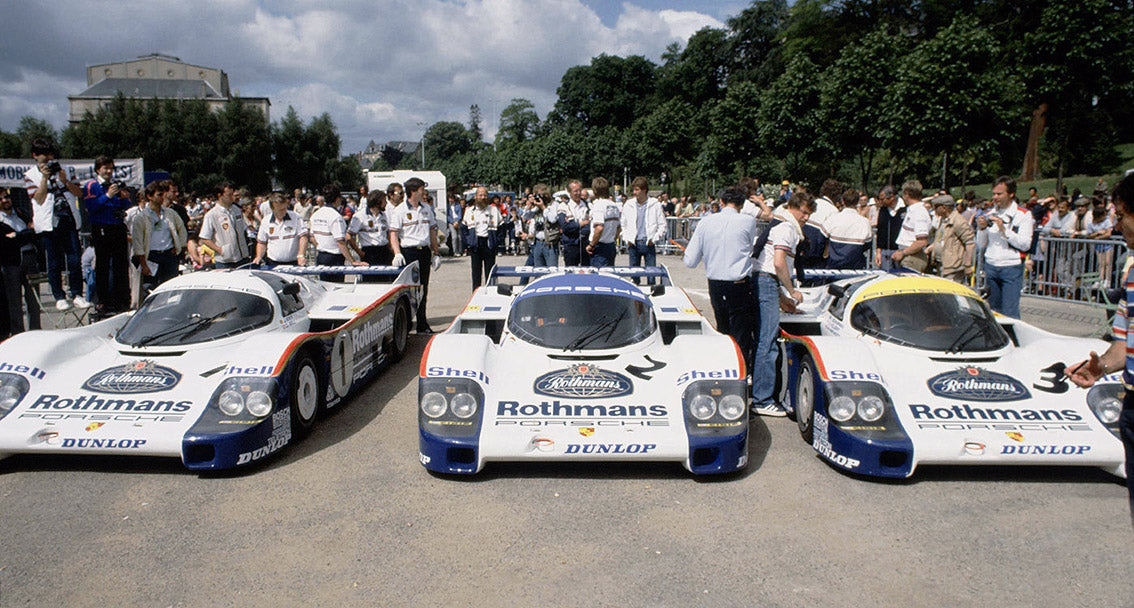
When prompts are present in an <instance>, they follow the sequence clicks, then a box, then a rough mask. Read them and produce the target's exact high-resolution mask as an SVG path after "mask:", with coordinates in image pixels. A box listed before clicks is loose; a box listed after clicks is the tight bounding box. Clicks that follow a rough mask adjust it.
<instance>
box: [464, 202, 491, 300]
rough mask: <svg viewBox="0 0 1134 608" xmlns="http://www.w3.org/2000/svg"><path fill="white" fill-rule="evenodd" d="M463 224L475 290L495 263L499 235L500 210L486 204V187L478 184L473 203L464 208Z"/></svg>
mask: <svg viewBox="0 0 1134 608" xmlns="http://www.w3.org/2000/svg"><path fill="white" fill-rule="evenodd" d="M463 222H464V225H465V228H466V229H467V232H466V234H467V235H468V242H467V243H466V245H468V251H469V253H470V255H471V256H472V288H473V290H474V291H475V290H476V288H477V287H480V286H481V282H482V280H485V279H487V278H488V272H489V271H490V270H492V267H493V266H495V265H496V245H497V243H498V242H499V238H500V235H499V233H498V232H497V229H498V228H499V227H500V210H499V209H497V208H496V206H495V205H489V204H488V188H486V187H484V186H479V187H477V189H476V194H475V195H474V196H473V204H471V205H469V207H468V209H465V217H464V220H463Z"/></svg>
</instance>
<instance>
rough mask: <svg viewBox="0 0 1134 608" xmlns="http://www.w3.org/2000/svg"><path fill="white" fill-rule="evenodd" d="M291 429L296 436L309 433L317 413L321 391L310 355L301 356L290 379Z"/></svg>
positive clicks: (317, 374) (321, 395)
mask: <svg viewBox="0 0 1134 608" xmlns="http://www.w3.org/2000/svg"><path fill="white" fill-rule="evenodd" d="M288 395H289V396H290V397H291V427H292V429H293V432H294V433H295V434H296V435H297V436H303V435H306V434H308V433H310V432H311V429H312V428H314V427H315V417H316V416H317V415H318V413H319V402H320V401H321V400H322V397H323V391H322V389H321V388H320V386H319V373H318V372H317V371H316V369H315V362H314V361H312V359H311V356H310V355H303V357H302V358H301V359H300V360H299V363H298V364H297V365H296V367H295V373H294V374H293V375H292V377H291V390H290V391H289V392H288Z"/></svg>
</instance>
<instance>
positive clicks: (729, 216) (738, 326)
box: [683, 188, 759, 370]
mask: <svg viewBox="0 0 1134 608" xmlns="http://www.w3.org/2000/svg"><path fill="white" fill-rule="evenodd" d="M721 200H722V201H724V203H725V206H724V208H722V209H721V211H720V213H714V214H712V215H707V216H705V218H704V219H702V220H701V221H700V222H698V223H697V228H696V230H694V232H693V237H692V238H691V239H689V245H688V246H687V247H686V248H685V256H684V258H683V261H684V262H685V265H686V266H688V267H689V268H694V267H696V266H697V264H699V263H700V262H701V259H702V258H703V259H704V260H705V277H706V278H707V279H708V280H709V302H710V303H711V304H712V306H713V316H714V317H715V319H716V325H717V331H720V332H722V333H726V334H728V335H730V336H732V339H733V340H736V344H737V346H738V347H740V352H741V353H742V354H743V355H744V364H745V367H746V368H747V369H749V370H751V369H752V355H753V345H754V343H755V339H756V320H757V319H758V318H759V310H757V308H756V296H755V294H754V293H753V291H752V281H751V279H750V278H749V275H751V274H752V270H753V258H752V244H753V243H754V242H755V240H756V218H754V217H752V216H750V215H745V214H742V213H740V208H741V207H743V206H744V200H745V197H744V191H742V190H740V189H739V188H726V189H725V191H724V192H723V193H721Z"/></svg>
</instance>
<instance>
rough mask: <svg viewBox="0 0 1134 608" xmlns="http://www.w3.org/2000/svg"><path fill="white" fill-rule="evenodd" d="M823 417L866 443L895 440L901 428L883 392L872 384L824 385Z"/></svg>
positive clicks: (891, 404) (842, 383)
mask: <svg viewBox="0 0 1134 608" xmlns="http://www.w3.org/2000/svg"><path fill="white" fill-rule="evenodd" d="M826 397H827V417H829V418H830V419H831V421H832V422H834V423H835V424H836V425H838V426H839V427H840V428H842V429H843V430H845V431H851V432H854V433H855V434H858V435H862V436H865V437H866V438H869V439H898V438H901V437H902V436H903V434H902V431H901V424H900V423H899V422H898V417H897V415H896V414H895V413H894V405H893V403H892V402H891V401H890V395H889V394H887V393H886V389H884V388H882V386H881V385H879V384H876V383H874V382H828V383H827V387H826Z"/></svg>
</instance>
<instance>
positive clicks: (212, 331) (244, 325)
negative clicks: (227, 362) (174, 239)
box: [117, 289, 272, 346]
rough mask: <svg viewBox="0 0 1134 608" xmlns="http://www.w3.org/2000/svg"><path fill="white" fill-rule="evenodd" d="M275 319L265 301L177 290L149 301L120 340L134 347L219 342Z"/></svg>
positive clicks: (231, 293)
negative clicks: (218, 340) (221, 339)
mask: <svg viewBox="0 0 1134 608" xmlns="http://www.w3.org/2000/svg"><path fill="white" fill-rule="evenodd" d="M271 320H272V305H271V303H269V302H268V301H267V300H265V299H264V298H262V297H260V296H257V295H253V294H249V293H242V292H239V291H228V290H225V289H175V290H172V291H163V292H158V293H155V294H153V295H152V296H150V297H149V298H148V299H146V301H145V303H143V304H142V306H141V308H139V309H138V312H136V313H134V316H133V317H131V318H130V320H129V321H127V322H126V325H125V326H123V327H122V331H120V332H118V336H117V339H118V341H119V342H120V343H122V344H128V345H130V346H177V345H184V344H197V343H200V342H208V341H210V340H217V339H219V338H223V337H226V336H231V335H233V334H238V333H241V332H245V331H249V330H252V329H255V328H257V327H263V326H264V325H267V324H268V323H269V322H271Z"/></svg>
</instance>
